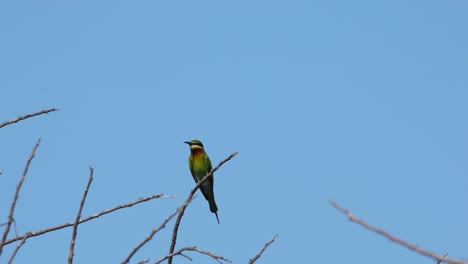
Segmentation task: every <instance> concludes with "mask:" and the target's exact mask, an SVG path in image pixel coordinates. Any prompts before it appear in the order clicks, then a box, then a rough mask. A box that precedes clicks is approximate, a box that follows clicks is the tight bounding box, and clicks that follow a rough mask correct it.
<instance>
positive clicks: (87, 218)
mask: <svg viewBox="0 0 468 264" xmlns="http://www.w3.org/2000/svg"><path fill="white" fill-rule="evenodd" d="M174 197H176V196H174V195H164V194H155V195H151V196H148V197H144V198H140V199H138V200H136V201H133V202H131V203H127V204H121V205H118V206H116V207H113V208H111V209H107V210H104V211H101V212H99V213H96V214H93V215H91V216H88V217H86V218H83V219H81V220H80V222H79V223H78V224H83V223H85V222H88V221H90V220H93V219H95V218H98V217H100V216H103V215H106V214H110V213H112V212H114V211H117V210H120V209H124V208H128V207H132V206H134V205H136V204H139V203H144V202H147V201H149V200H153V199H157V198H174ZM74 224H75V222H71V223H64V224H61V225H57V226H53V227H49V228H46V229H42V230H39V231H35V232H28V233H26V234H24V235H21V236H17V237H14V238H10V239H8V240H7V241H5V243H4V245H8V244H10V243H13V242H15V241H18V240H21V239H24V238H25V237H26V238H29V237H35V236H40V235H43V234H46V233H49V232H53V231H56V230H59V229H62V228H65V227H70V226H73V225H74Z"/></svg>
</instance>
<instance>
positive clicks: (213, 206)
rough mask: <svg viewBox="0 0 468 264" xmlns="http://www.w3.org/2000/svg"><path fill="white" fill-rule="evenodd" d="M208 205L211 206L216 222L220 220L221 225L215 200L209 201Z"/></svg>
mask: <svg viewBox="0 0 468 264" xmlns="http://www.w3.org/2000/svg"><path fill="white" fill-rule="evenodd" d="M208 203H209V204H210V211H211V212H212V213H214V214H215V215H216V220H218V224H219V218H218V206H216V202H215V200H214V199H213V200H208Z"/></svg>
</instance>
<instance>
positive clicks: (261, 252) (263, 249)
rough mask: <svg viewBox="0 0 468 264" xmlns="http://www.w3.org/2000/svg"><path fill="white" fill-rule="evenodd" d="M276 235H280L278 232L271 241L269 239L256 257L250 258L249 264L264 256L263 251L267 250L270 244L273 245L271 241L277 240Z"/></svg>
mask: <svg viewBox="0 0 468 264" xmlns="http://www.w3.org/2000/svg"><path fill="white" fill-rule="evenodd" d="M276 237H278V234H276V235H275V236H274V237H273V238H272V239H271V240H270V241H268V242H267V243H266V244H265V246H263V248H262V249H261V250H260V252H258V254H257V255H255V257H253V258H252V259H250V260H249V264H252V263H254V262H255V261H257V259H259V258H260V257H261V256H262V254H263V252H265V250H266V249H267V247H268V246H269V245H271V243H273V242H274V241H275V239H276Z"/></svg>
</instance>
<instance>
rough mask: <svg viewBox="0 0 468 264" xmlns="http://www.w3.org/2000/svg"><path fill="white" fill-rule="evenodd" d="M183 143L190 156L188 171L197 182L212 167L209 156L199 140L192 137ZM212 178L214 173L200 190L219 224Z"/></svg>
mask: <svg viewBox="0 0 468 264" xmlns="http://www.w3.org/2000/svg"><path fill="white" fill-rule="evenodd" d="M184 143H186V144H188V145H189V146H190V156H189V158H188V160H189V168H190V172H191V173H192V177H193V179H194V180H195V182H199V181H200V180H201V179H203V177H205V176H206V175H207V174H208V173H209V172H210V171H211V169H212V167H211V161H210V158H209V157H208V155H207V154H206V152H205V150H204V149H203V144H202V143H201V141H200V140H196V139H194V140H192V141H185V142H184ZM213 178H214V175H213V176H211V177H210V178H209V179H207V180H206V181H204V182H203V183H202V185H201V186H200V191H201V192H202V194H203V196H205V199H206V200H207V201H208V203H209V205H210V211H211V212H212V213H214V214H215V215H216V220H218V224H219V218H218V213H217V212H218V206H216V202H215V198H214V192H213V183H214V181H213Z"/></svg>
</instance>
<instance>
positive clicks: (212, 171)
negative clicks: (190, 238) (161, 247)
mask: <svg viewBox="0 0 468 264" xmlns="http://www.w3.org/2000/svg"><path fill="white" fill-rule="evenodd" d="M238 153H239V151H235V152H234V153H232V154H231V155H229V157H227V158H226V159H225V160H223V161H221V162H220V163H219V164H218V166H216V167H215V168H214V169H212V170H211V171H210V172H209V173H208V174H207V175H206V176H205V177H203V179H201V180H200V181H199V182H197V184H196V185H195V187H194V188H193V189H192V191H191V192H190V194H189V196H188V197H187V199H186V200H185V202H184V203H183V204H182V206H181V207H180V211H179V215H178V216H177V220H176V222H175V224H174V231H173V232H172V242H171V246H170V248H169V254H168V256H169V257H168V261H167V263H168V264H172V256H171V254H172V253H173V252H174V248H175V245H176V241H177V232H178V230H179V224H180V220H181V219H182V216H183V215H184V212H185V208H187V206H188V205H189V203H190V201H191V200H192V197H193V195H194V194H195V192H196V191H197V190H198V188H200V186H201V185H202V183H203V182H205V181H206V180H207V179H208V178H209V177H213V173H214V172H215V171H217V170H218V169H219V168H220V167H221V166H222V165H223V164H224V163H226V162H228V161H229V160H230V159H232V158H233V157H234V156H236V155H237V154H238Z"/></svg>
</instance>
